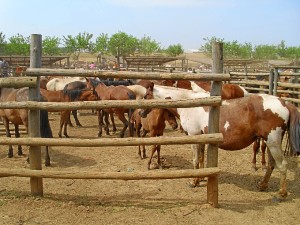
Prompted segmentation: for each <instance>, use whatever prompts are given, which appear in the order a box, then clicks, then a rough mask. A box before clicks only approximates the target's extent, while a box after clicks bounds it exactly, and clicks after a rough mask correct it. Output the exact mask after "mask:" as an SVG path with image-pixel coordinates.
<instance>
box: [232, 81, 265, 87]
mask: <svg viewBox="0 0 300 225" xmlns="http://www.w3.org/2000/svg"><path fill="white" fill-rule="evenodd" d="M230 83H231V84H249V85H263V86H269V82H267V81H254V80H240V81H236V80H231V81H230Z"/></svg>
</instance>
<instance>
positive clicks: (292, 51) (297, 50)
mask: <svg viewBox="0 0 300 225" xmlns="http://www.w3.org/2000/svg"><path fill="white" fill-rule="evenodd" d="M285 56H286V57H287V58H288V59H300V46H298V47H288V48H286V49H285Z"/></svg>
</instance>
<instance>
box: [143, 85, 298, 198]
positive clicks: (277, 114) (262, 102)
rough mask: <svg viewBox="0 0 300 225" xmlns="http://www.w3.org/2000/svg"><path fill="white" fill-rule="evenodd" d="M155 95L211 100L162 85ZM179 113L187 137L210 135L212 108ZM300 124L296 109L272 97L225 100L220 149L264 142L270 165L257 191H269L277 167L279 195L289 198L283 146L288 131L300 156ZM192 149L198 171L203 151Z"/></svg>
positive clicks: (194, 183) (186, 110)
mask: <svg viewBox="0 0 300 225" xmlns="http://www.w3.org/2000/svg"><path fill="white" fill-rule="evenodd" d="M147 92H151V89H150V88H149V89H148V90H147ZM150 94H152V93H150ZM153 95H154V97H155V98H159V99H165V98H166V97H171V98H172V99H176V100H180V99H194V98H203V97H208V96H209V94H208V93H205V92H193V91H189V90H186V89H180V88H174V87H165V86H159V85H155V86H154V88H153ZM177 111H178V114H179V115H180V121H181V125H182V127H183V129H184V130H185V131H186V132H187V133H188V135H197V134H203V133H207V132H208V119H209V107H195V108H178V109H177ZM299 121H300V114H299V112H298V110H297V108H296V107H295V106H294V105H292V104H291V103H286V102H284V101H283V100H282V99H280V98H278V97H275V96H272V95H265V94H260V95H250V96H247V97H244V98H238V99H231V100H226V101H223V102H222V106H221V107H220V122H219V130H220V132H221V133H222V134H223V140H224V141H223V143H221V144H220V145H219V147H220V148H221V149H224V150H240V149H243V148H246V147H248V146H249V145H251V144H252V143H253V142H254V141H255V140H256V139H257V138H259V137H260V138H262V139H264V141H265V142H266V145H267V146H268V148H269V151H268V153H269V163H268V168H267V171H266V173H265V175H264V177H263V180H262V181H261V182H260V183H259V185H258V188H259V189H260V190H265V189H266V188H267V186H268V181H269V178H270V176H271V174H272V171H273V169H274V167H275V163H276V165H277V168H278V169H279V171H280V173H281V180H280V190H279V195H280V197H286V196H287V191H286V173H287V167H286V164H287V162H286V160H285V158H284V155H283V153H282V150H281V142H282V137H283V134H284V132H285V131H288V132H289V137H290V143H291V146H292V149H293V150H294V153H295V154H300V123H299ZM288 128H289V129H288ZM192 146H193V147H192V150H193V157H194V158H193V163H194V168H199V163H200V161H199V157H200V150H201V149H200V146H199V145H192ZM203 147H204V146H202V150H203V151H204V148H203ZM201 159H202V160H203V159H204V158H203V157H202V158H201ZM202 164H203V162H202ZM198 183H199V179H196V180H194V182H193V185H195V186H196V185H198Z"/></svg>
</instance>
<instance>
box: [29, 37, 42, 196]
mask: <svg viewBox="0 0 300 225" xmlns="http://www.w3.org/2000/svg"><path fill="white" fill-rule="evenodd" d="M40 67H42V35H40V34H32V35H31V44H30V68H40ZM39 83H40V78H39V77H37V85H36V87H30V88H29V101H39V95H40V88H39ZM28 134H29V136H30V137H40V136H41V135H40V111H39V110H29V111H28ZM29 163H30V169H32V170H41V169H42V161H41V146H30V147H29ZM30 187H31V194H32V195H35V196H43V179H42V178H37V177H31V178H30Z"/></svg>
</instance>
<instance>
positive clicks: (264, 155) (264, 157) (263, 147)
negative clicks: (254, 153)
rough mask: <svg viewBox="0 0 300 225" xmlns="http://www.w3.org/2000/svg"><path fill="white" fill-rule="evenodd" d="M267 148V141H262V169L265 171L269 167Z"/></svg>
mask: <svg viewBox="0 0 300 225" xmlns="http://www.w3.org/2000/svg"><path fill="white" fill-rule="evenodd" d="M266 148H267V145H266V143H265V141H264V140H262V143H261V167H262V170H263V171H266V170H267V166H266Z"/></svg>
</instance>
